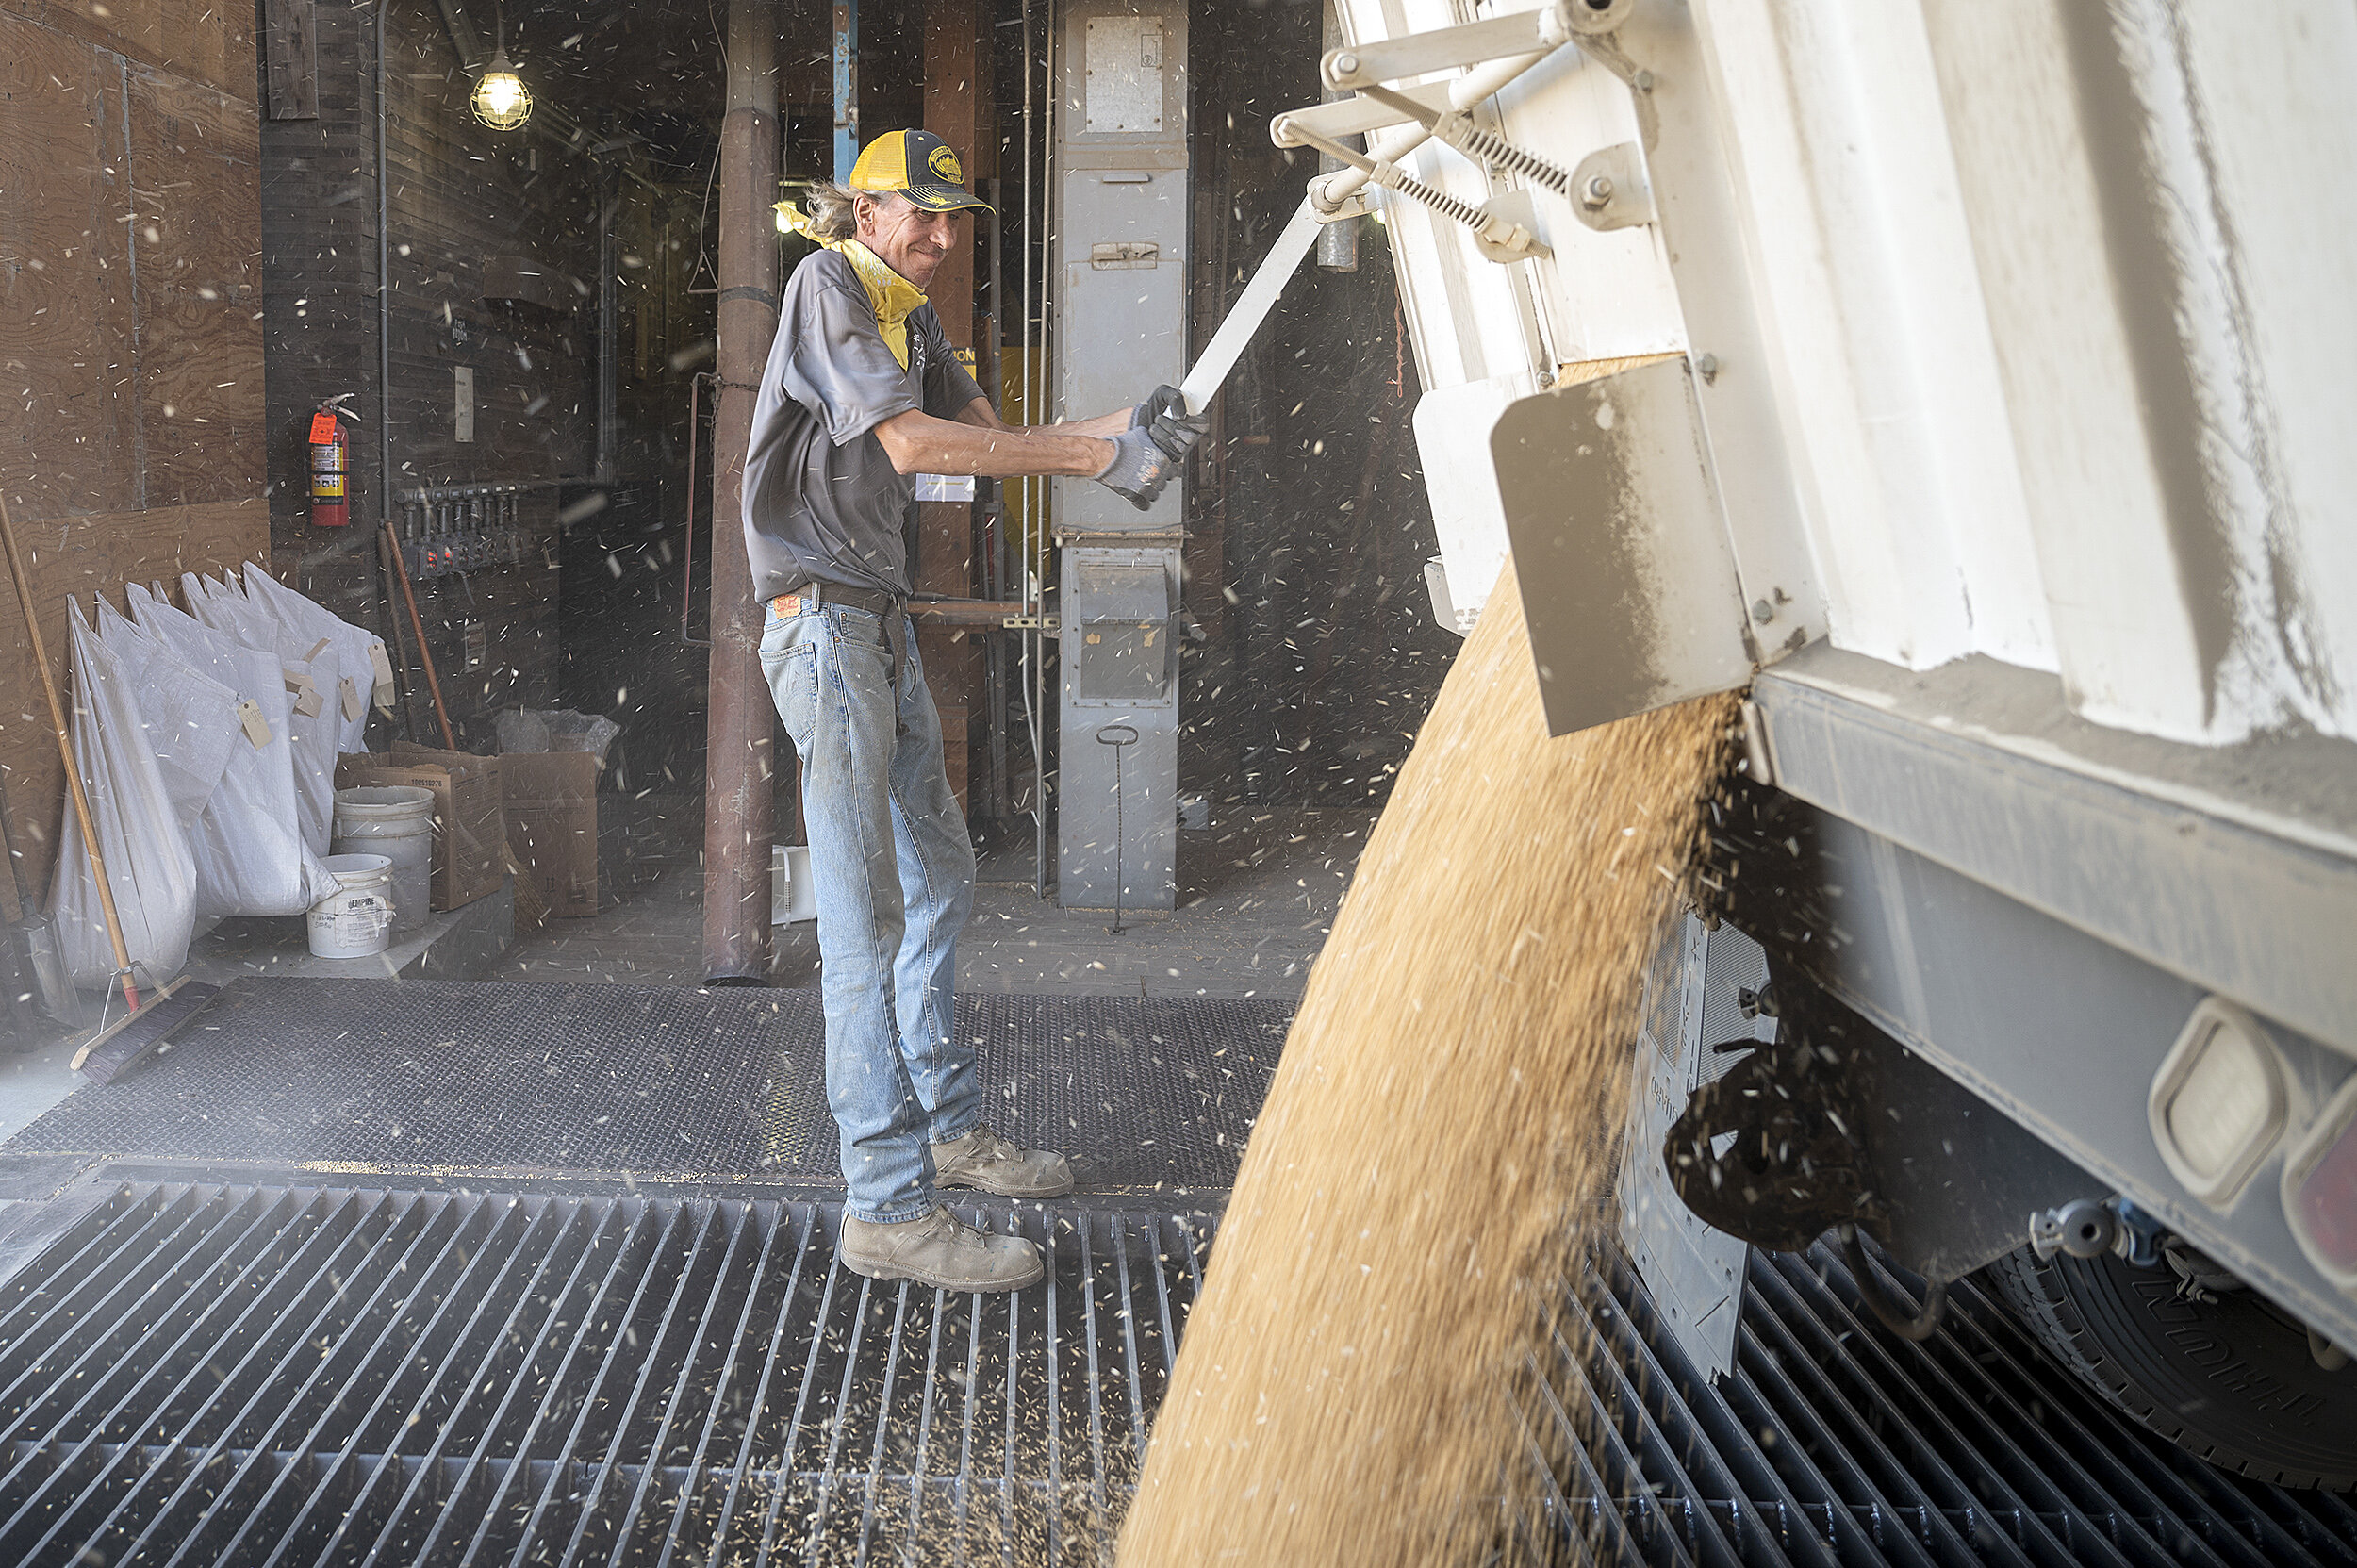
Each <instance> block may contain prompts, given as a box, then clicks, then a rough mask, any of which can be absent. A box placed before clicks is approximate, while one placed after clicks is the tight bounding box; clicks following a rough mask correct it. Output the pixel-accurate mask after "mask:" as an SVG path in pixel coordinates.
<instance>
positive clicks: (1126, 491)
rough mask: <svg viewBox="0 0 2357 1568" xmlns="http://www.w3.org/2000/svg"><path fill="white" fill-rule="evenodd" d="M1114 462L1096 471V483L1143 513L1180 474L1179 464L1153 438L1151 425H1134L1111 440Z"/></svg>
mask: <svg viewBox="0 0 2357 1568" xmlns="http://www.w3.org/2000/svg"><path fill="white" fill-rule="evenodd" d="M1111 439H1112V441H1113V461H1112V462H1110V463H1108V464H1106V465H1105V466H1104V467H1103V468H1102V469H1100V470H1097V473H1096V482H1097V483H1098V484H1099V485H1102V486H1104V487H1106V488H1107V489H1109V490H1111V491H1113V494H1115V495H1117V496H1119V497H1121V498H1122V499H1123V500H1124V501H1127V502H1128V503H1129V504H1130V505H1132V506H1135V507H1136V508H1137V509H1138V510H1139V511H1141V512H1143V511H1145V510H1146V508H1148V507H1150V506H1152V505H1153V504H1154V502H1155V499H1156V498H1157V497H1158V496H1160V495H1161V494H1162V487H1164V486H1166V485H1168V484H1169V483H1170V481H1171V476H1172V475H1173V474H1175V473H1177V472H1178V459H1177V458H1175V457H1173V456H1172V455H1171V454H1169V453H1168V452H1165V451H1164V450H1163V449H1162V443H1161V442H1159V441H1157V440H1156V439H1155V438H1154V429H1153V426H1152V425H1150V424H1135V423H1133V424H1131V425H1130V426H1129V429H1127V430H1125V431H1123V432H1122V433H1121V434H1120V435H1118V436H1115V437H1111Z"/></svg>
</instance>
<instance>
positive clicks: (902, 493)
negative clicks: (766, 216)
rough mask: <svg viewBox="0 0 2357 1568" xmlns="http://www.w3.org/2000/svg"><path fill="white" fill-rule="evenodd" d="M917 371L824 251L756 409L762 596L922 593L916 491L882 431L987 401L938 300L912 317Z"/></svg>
mask: <svg viewBox="0 0 2357 1568" xmlns="http://www.w3.org/2000/svg"><path fill="white" fill-rule="evenodd" d="M908 346H909V362H908V368H907V369H906V370H903V369H901V367H900V362H899V361H898V359H895V358H894V357H893V356H892V350H891V349H890V348H889V347H888V346H887V345H886V344H885V342H884V340H883V335H882V333H881V332H879V331H878V330H877V329H876V311H875V307H874V306H873V305H870V304H868V301H867V291H866V290H865V289H863V288H861V287H860V281H859V274H858V273H857V272H853V271H852V270H851V264H850V263H849V261H846V260H845V259H844V258H843V257H842V256H837V255H836V254H835V253H834V252H832V251H826V250H822V251H818V252H816V254H814V255H812V256H808V257H807V258H805V259H804V260H803V262H802V264H801V265H800V266H799V267H797V268H795V269H794V276H793V277H792V278H791V279H790V280H789V281H788V282H787V284H786V286H785V298H784V299H783V301H782V302H781V303H780V305H779V306H778V336H777V340H776V341H775V342H773V343H772V344H771V345H770V347H769V363H768V365H767V367H766V369H765V370H764V371H762V376H761V395H760V396H759V397H758V398H757V399H756V400H755V401H754V404H753V429H752V440H751V444H750V447H749V449H748V451H747V453H746V457H745V549H746V553H748V554H749V555H750V557H751V558H752V569H753V591H754V593H755V594H756V595H757V596H758V597H760V598H762V599H769V598H772V597H774V596H776V595H778V594H781V593H790V592H792V591H793V590H794V589H796V588H798V587H800V586H802V585H803V584H804V583H809V582H814V581H816V582H820V583H839V584H843V585H845V586H849V587H859V588H882V589H883V590H885V591H886V592H890V593H898V594H905V593H907V592H908V591H909V590H910V587H911V586H912V585H911V583H910V579H909V564H908V560H907V549H906V545H905V543H904V541H903V539H902V536H901V532H900V524H901V520H902V519H903V518H904V517H905V516H906V515H907V512H908V507H909V503H910V502H911V501H913V500H914V499H915V495H916V481H915V477H914V476H912V475H908V474H903V473H899V472H898V471H896V470H894V469H893V467H892V459H891V458H889V457H887V456H885V455H884V450H883V444H882V442H880V441H878V440H877V439H876V436H875V429H876V426H878V425H879V424H882V422H883V421H886V420H888V419H891V418H892V417H893V416H894V415H896V414H904V413H906V412H908V411H909V410H910V409H912V408H918V409H922V410H924V411H925V412H926V413H928V414H931V415H932V416H934V417H935V418H937V419H945V420H948V419H955V418H957V416H958V415H959V414H960V413H962V412H964V409H965V407H966V405H967V404H971V403H972V402H973V401H974V400H975V399H976V398H978V397H981V395H982V389H981V388H980V387H978V386H976V385H975V382H974V378H973V377H972V376H970V375H968V374H966V373H965V369H964V366H962V365H960V364H959V363H958V362H957V359H956V357H955V356H954V355H953V354H952V353H951V350H950V347H949V339H948V336H947V335H946V334H944V333H943V331H942V330H941V318H940V317H939V316H938V315H936V314H934V311H933V307H932V306H931V305H923V306H921V307H919V308H918V309H917V310H916V311H915V313H914V314H913V315H911V316H910V317H909V319H908Z"/></svg>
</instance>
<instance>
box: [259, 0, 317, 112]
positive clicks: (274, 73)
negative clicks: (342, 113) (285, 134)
mask: <svg viewBox="0 0 2357 1568" xmlns="http://www.w3.org/2000/svg"><path fill="white" fill-rule="evenodd" d="M262 25H263V26H264V27H265V28H266V29H267V31H266V32H265V33H264V35H263V55H264V59H265V60H266V62H267V63H268V66H269V75H270V117H271V118H272V120H317V119H318V118H319V117H320V62H319V17H318V13H317V11H316V10H315V9H314V0H264V4H263V8H262Z"/></svg>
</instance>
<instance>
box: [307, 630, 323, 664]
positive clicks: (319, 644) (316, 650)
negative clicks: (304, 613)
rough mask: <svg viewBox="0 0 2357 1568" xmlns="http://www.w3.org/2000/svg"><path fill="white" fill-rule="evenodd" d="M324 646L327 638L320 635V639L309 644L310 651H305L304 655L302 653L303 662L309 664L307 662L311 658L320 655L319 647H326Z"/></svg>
mask: <svg viewBox="0 0 2357 1568" xmlns="http://www.w3.org/2000/svg"><path fill="white" fill-rule="evenodd" d="M326 646H327V639H326V638H325V637H321V638H320V640H319V641H317V642H315V643H313V644H312V645H311V651H310V652H308V653H305V654H304V655H303V662H304V663H305V664H309V663H310V662H311V661H312V660H313V659H316V658H318V657H319V656H320V650H321V649H322V648H324V647H326Z"/></svg>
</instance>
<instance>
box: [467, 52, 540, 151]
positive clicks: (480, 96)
mask: <svg viewBox="0 0 2357 1568" xmlns="http://www.w3.org/2000/svg"><path fill="white" fill-rule="evenodd" d="M473 106H474V117H475V118H476V119H477V120H479V121H481V122H482V123H483V124H486V125H488V126H489V127H491V129H493V130H495V131H512V130H515V129H516V128H517V127H518V126H519V125H521V124H523V123H524V122H525V121H527V120H529V119H531V118H532V90H531V89H530V88H528V87H526V86H524V79H523V78H522V77H521V76H519V75H517V74H516V72H515V68H514V67H513V66H511V65H509V64H508V63H507V54H506V51H504V50H502V51H501V52H500V53H499V54H497V55H494V56H493V57H491V64H490V66H489V68H488V69H486V71H485V72H484V73H483V74H482V76H481V77H480V78H479V79H478V80H477V81H476V82H475V84H474V95H473Z"/></svg>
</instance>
